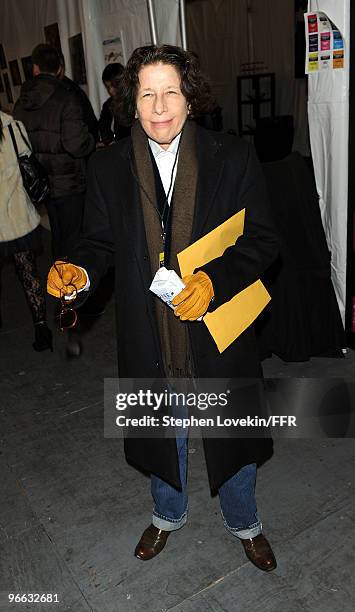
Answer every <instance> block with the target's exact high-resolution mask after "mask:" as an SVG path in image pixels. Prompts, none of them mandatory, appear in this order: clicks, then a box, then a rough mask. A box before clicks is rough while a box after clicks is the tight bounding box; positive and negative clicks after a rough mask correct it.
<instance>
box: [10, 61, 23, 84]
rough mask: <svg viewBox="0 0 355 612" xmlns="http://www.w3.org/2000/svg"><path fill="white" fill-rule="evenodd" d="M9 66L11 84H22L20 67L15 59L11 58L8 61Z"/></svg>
mask: <svg viewBox="0 0 355 612" xmlns="http://www.w3.org/2000/svg"><path fill="white" fill-rule="evenodd" d="M9 68H10V72H11V79H12V84H13V86H14V87H17V86H18V85H22V79H21V74H20V68H19V65H18V61H17V59H15V60H11V62H9Z"/></svg>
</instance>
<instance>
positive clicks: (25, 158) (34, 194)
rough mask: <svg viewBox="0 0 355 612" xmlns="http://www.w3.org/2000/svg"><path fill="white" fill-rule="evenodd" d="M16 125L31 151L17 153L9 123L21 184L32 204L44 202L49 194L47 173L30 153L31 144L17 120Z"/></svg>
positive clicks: (10, 127)
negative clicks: (28, 152) (21, 153)
mask: <svg viewBox="0 0 355 612" xmlns="http://www.w3.org/2000/svg"><path fill="white" fill-rule="evenodd" d="M16 126H17V128H18V130H19V132H20V134H21V136H22V140H23V141H24V143H25V144H26V145H27V146H28V148H29V149H30V151H31V153H30V155H28V154H27V153H24V154H23V155H19V152H18V148H17V142H16V138H15V134H14V130H13V127H12V125H9V126H8V127H9V132H10V136H11V140H12V144H13V147H14V149H15V153H16V157H17V161H18V165H19V168H20V172H21V176H22V182H23V186H24V188H25V190H26V191H27V193H28V195H29V197H30V199H31V201H32V202H33V204H35V205H36V206H38V205H39V204H42V202H44V200H46V198H47V197H48V196H49V179H48V174H47V172H46V170H45V169H44V168H43V166H42V164H41V163H40V162H39V161H38V159H37V157H36V156H35V155H34V154H33V153H32V150H31V145H30V143H29V142H28V140H27V139H26V138H25V137H24V135H23V134H22V132H21V128H20V126H19V124H18V123H17V122H16Z"/></svg>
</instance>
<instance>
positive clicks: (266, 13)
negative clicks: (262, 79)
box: [187, 0, 309, 155]
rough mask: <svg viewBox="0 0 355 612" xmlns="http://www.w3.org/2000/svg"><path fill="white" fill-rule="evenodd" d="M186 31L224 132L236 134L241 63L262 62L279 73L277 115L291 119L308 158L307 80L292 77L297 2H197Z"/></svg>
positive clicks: (192, 3)
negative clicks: (220, 113) (219, 112)
mask: <svg viewBox="0 0 355 612" xmlns="http://www.w3.org/2000/svg"><path fill="white" fill-rule="evenodd" d="M187 26H188V46H189V48H190V49H192V50H193V51H196V53H198V55H199V57H200V61H201V66H202V68H203V70H204V72H205V73H206V75H208V77H209V78H210V82H211V86H212V89H213V92H214V94H215V96H216V98H217V100H218V102H219V104H220V105H221V106H222V107H223V119H224V127H225V129H229V128H234V129H237V82H236V77H237V75H239V74H241V64H243V63H246V62H251V61H263V62H264V63H265V65H266V66H267V69H268V71H271V72H275V74H276V113H277V114H278V115H293V117H294V120H295V147H294V148H296V149H297V150H298V151H300V152H301V153H302V154H305V155H307V154H309V145H308V133H307V128H306V122H307V107H306V100H307V99H306V87H305V81H304V79H295V78H294V71H295V67H294V45H295V37H294V31H295V11H294V0H193V1H190V2H187ZM248 27H249V30H248Z"/></svg>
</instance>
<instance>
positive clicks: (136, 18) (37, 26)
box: [0, 0, 180, 114]
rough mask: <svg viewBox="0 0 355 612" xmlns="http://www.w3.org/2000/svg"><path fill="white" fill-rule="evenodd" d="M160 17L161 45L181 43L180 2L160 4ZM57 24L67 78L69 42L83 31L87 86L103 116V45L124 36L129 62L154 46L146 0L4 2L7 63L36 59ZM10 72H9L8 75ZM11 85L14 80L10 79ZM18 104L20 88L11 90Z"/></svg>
mask: <svg viewBox="0 0 355 612" xmlns="http://www.w3.org/2000/svg"><path fill="white" fill-rule="evenodd" d="M155 16H156V22H157V30H158V36H159V42H166V43H171V44H180V22H179V3H178V0H158V1H157V0H156V2H155ZM56 22H57V23H58V27H59V33H60V39H61V46H62V51H63V54H64V57H65V61H66V72H67V75H68V76H69V77H70V76H71V62H70V54H69V43H68V38H69V37H71V36H74V35H75V34H78V33H79V32H82V35H83V45H84V52H85V63H86V73H87V81H88V83H87V86H85V87H84V89H85V90H86V92H87V93H88V95H89V98H90V100H91V102H92V105H93V108H94V111H95V112H96V114H98V113H99V111H100V108H101V105H102V103H103V101H104V100H105V99H106V98H107V93H106V90H105V88H104V86H103V84H102V82H101V74H102V70H103V69H104V67H105V62H104V51H103V45H102V43H103V40H105V39H108V38H110V37H116V36H119V37H120V38H121V40H122V47H123V54H124V59H125V60H127V59H128V58H129V56H130V55H131V53H132V51H133V50H134V49H135V48H136V47H139V46H141V45H145V44H150V43H151V35H150V27H149V19H148V11H147V2H146V0H99V1H98V0H0V43H1V44H2V45H3V47H4V50H5V54H6V58H7V60H12V59H18V63H19V66H20V71H21V74H22V77H24V75H23V71H22V65H21V61H20V58H21V57H26V56H28V55H30V54H31V51H32V49H33V47H34V46H35V45H37V44H38V43H40V42H44V30H43V28H44V26H46V25H49V24H52V23H56ZM6 72H9V71H8V70H7V71H6ZM9 79H10V81H11V76H10V75H9ZM12 90H13V97H14V100H16V99H17V97H18V95H19V92H20V87H12ZM0 101H1V103H2V106H3V108H4V109H9V110H11V106H12V105H10V104H9V103H8V101H7V98H6V93H4V94H0Z"/></svg>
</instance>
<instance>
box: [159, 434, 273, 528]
mask: <svg viewBox="0 0 355 612" xmlns="http://www.w3.org/2000/svg"><path fill="white" fill-rule="evenodd" d="M176 445H177V451H178V457H179V467H180V479H181V484H182V490H181V491H180V490H179V489H175V487H172V486H171V485H170V484H168V483H167V482H165V481H164V480H162V479H161V478H159V477H158V476H155V475H154V474H152V475H151V491H152V496H153V500H154V509H153V517H152V523H153V525H154V526H155V527H157V528H158V529H164V530H165V531H175V530H176V529H180V527H182V526H183V525H184V524H185V523H186V520H187V509H188V497H187V433H186V436H182V437H178V438H176ZM255 481H256V464H255V463H251V464H249V465H245V466H243V467H242V468H241V469H240V470H239V472H237V473H236V474H234V476H232V477H231V478H229V480H227V481H226V482H225V483H224V484H223V485H222V486H221V487H220V488H219V491H218V493H219V501H220V505H221V513H222V517H223V522H224V526H225V527H226V529H227V530H228V531H230V532H231V533H232V534H233V535H235V536H237V537H238V538H240V539H248V538H254V537H255V536H257V535H259V533H261V530H262V524H261V522H260V521H259V519H258V516H257V509H256V501H255Z"/></svg>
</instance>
